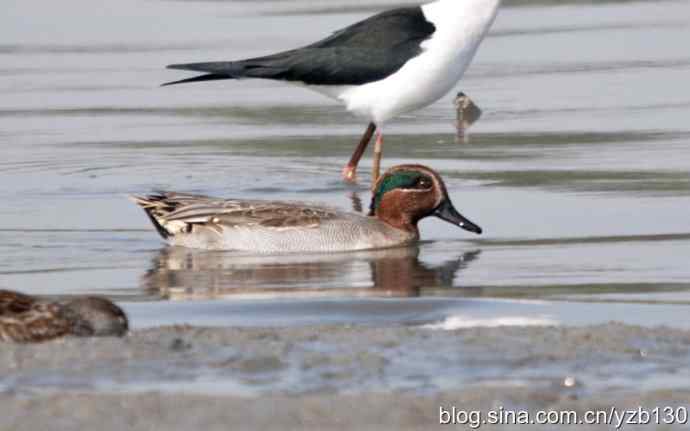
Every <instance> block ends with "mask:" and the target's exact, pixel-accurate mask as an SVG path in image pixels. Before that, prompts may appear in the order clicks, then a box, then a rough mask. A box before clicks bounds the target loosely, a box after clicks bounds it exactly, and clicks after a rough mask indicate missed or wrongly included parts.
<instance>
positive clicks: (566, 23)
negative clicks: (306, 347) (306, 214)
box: [0, 0, 690, 327]
mask: <svg viewBox="0 0 690 431" xmlns="http://www.w3.org/2000/svg"><path fill="white" fill-rule="evenodd" d="M394 3H395V2H390V1H380V2H375V3H371V2H367V5H366V6H362V4H361V3H360V2H355V1H338V2H329V6H328V8H325V9H324V8H323V7H322V6H319V5H318V4H316V5H315V4H314V2H307V1H295V2H278V1H276V2H270V1H268V2H198V1H194V2H186V1H176V2H173V1H150V2H136V1H127V0H126V1H121V2H114V3H110V4H96V3H93V2H87V1H82V0H68V1H66V2H61V3H60V5H59V6H53V5H52V4H51V5H46V4H45V3H43V2H37V1H21V2H19V1H10V2H9V4H8V5H6V6H5V7H4V12H3V14H2V16H0V41H2V42H1V43H0V60H1V61H0V76H1V77H2V79H0V94H2V97H0V147H1V148H2V154H3V157H2V160H1V161H0V184H2V187H0V200H2V202H3V205H2V206H1V207H0V287H1V288H10V289H20V290H24V291H27V292H33V293H40V294H50V295H71V294H77V293H97V294H106V295H111V296H112V297H115V298H116V299H118V300H120V301H121V302H123V303H124V306H125V308H127V310H128V311H129V312H130V314H131V315H132V317H133V325H134V326H135V327H146V326H156V325H160V324H166V323H182V322H188V323H193V324H212V325H240V324H243V322H245V323H244V324H250V325H274V324H275V325H289V324H316V323H326V322H331V323H333V322H335V323H381V322H385V323H393V324H396V323H406V324H428V323H432V322H437V323H438V322H446V323H447V322H451V323H452V322H453V321H455V322H457V321H458V320H457V318H466V319H467V320H468V321H471V322H478V323H477V324H478V325H484V324H491V322H494V323H495V322H496V321H501V320H500V319H505V318H509V319H518V320H508V322H523V323H524V322H526V321H533V322H537V323H539V322H544V321H547V322H554V323H569V324H588V323H597V322H602V321H606V320H609V319H612V318H613V319H616V320H623V321H627V322H630V323H636V324H648V325H656V324H669V325H675V326H687V323H686V322H685V321H683V319H682V317H683V316H684V314H685V313H687V307H688V305H689V304H690V282H689V280H690V265H688V263H687V262H688V256H689V255H690V222H689V220H690V206H688V202H689V198H690V174H689V168H690V128H688V125H687V118H688V116H689V114H690V92H689V91H688V90H687V76H688V72H690V57H689V56H688V51H687V37H688V34H689V33H688V31H689V29H690V4H689V3H688V2H685V1H664V2H651V1H647V2H645V1H640V2H619V1H615V2H597V4H596V5H592V4H589V2H578V1H573V2H564V3H558V4H556V5H554V4H553V2H508V3H507V4H506V5H505V6H504V8H503V9H502V11H501V13H500V15H499V18H498V20H497V21H496V24H495V26H494V28H493V30H492V32H491V34H490V35H489V37H488V38H487V39H486V41H485V42H484V44H483V46H482V48H481V50H480V52H479V54H478V56H477V58H476V60H475V62H474V64H473V66H472V67H471V68H470V70H469V71H468V73H467V75H466V78H465V79H464V80H463V81H462V82H461V83H460V85H459V87H458V90H460V89H461V90H463V91H465V92H466V93H467V94H469V95H470V96H471V97H472V98H473V99H474V100H475V102H477V104H478V105H479V106H480V107H481V108H482V109H483V111H484V115H483V117H482V119H481V120H480V121H479V122H478V123H477V124H476V125H475V126H473V128H472V130H471V134H470V135H469V137H468V138H467V139H466V140H465V141H464V142H456V138H455V134H454V126H453V122H454V110H453V108H452V95H449V96H447V97H446V98H444V99H443V100H441V101H439V102H437V103H436V104H434V105H433V106H431V107H429V108H427V109H425V110H422V111H420V112H417V113H414V114H410V115H406V116H404V117H401V118H399V119H397V120H395V121H393V122H391V123H390V124H388V125H386V128H385V131H386V144H385V149H384V151H385V152H384V157H385V159H384V166H391V165H393V164H398V163H410V162H419V163H424V164H427V165H429V166H431V167H433V168H435V169H437V170H439V171H440V172H441V173H442V175H443V176H444V178H446V181H447V184H448V189H449V191H450V194H451V196H452V197H453V200H454V202H455V204H456V206H457V207H458V208H459V209H460V210H461V212H463V213H464V214H465V215H467V216H468V217H469V218H470V219H472V220H473V221H476V222H477V223H478V224H479V225H481V226H482V227H483V228H484V230H485V234H484V235H482V236H481V237H475V236H471V234H469V233H467V232H465V231H462V230H459V229H457V228H454V227H453V226H451V225H448V224H445V223H443V222H442V221H440V220H437V219H434V220H427V221H424V222H423V223H422V227H421V229H422V236H423V239H424V241H423V242H422V243H421V244H420V245H419V246H418V247H412V248H409V249H398V250H386V251H376V252H371V253H344V254H334V255H327V256H323V255H305V256H299V257H289V256H273V257H271V256H247V255H237V254H233V253H204V252H194V251H186V250H180V249H170V248H167V247H165V246H164V245H163V244H162V242H161V241H160V239H159V238H158V237H157V235H156V234H155V231H154V230H153V229H152V228H151V226H150V225H149V223H148V221H147V219H146V217H145V216H144V214H143V213H142V212H141V211H140V210H139V209H138V208H136V207H135V206H134V205H133V204H131V203H130V202H129V201H128V200H127V199H126V195H127V194H129V193H143V192H147V191H150V190H152V189H161V188H165V189H175V190H180V191H194V192H202V193H207V194H212V195H219V196H232V197H239V198H248V197H251V198H263V199H290V200H293V199H294V200H301V201H315V202H324V203H327V204H330V205H336V206H339V207H342V208H347V209H354V210H360V211H361V210H362V209H363V210H365V211H366V208H367V207H368V191H367V186H368V183H369V174H368V167H369V166H370V164H369V162H370V161H369V159H366V160H364V163H363V165H362V168H361V171H360V184H359V185H357V186H349V185H345V184H343V183H342V182H341V181H340V179H339V171H340V168H341V166H342V164H343V163H344V162H345V161H346V160H347V158H348V156H349V154H350V152H351V150H352V148H353V146H354V143H355V142H356V140H357V139H358V136H359V134H360V133H361V132H362V129H363V128H364V124H363V123H362V121H361V120H358V119H356V118H353V117H351V116H350V115H349V114H348V113H347V112H345V111H344V110H343V108H342V107H340V106H337V105H335V104H333V103H332V102H331V101H329V100H328V99H325V98H322V97H321V96H319V95H317V94H312V93H310V92H307V91H305V90H303V89H300V88H296V87H290V86H283V85H280V84H276V83H271V82H261V81H246V82H242V83H241V84H239V83H237V82H214V83H205V84H197V85H187V86H177V87H166V88H160V87H158V84H160V83H162V82H166V81H170V80H174V79H179V78H181V77H184V76H186V75H185V74H184V72H180V71H169V70H165V69H164V66H165V65H166V64H170V63H179V62H192V61H202V60H215V59H219V60H220V59H228V58H239V57H244V56H250V55H258V54H263V53H267V52H270V51H274V50H278V49H283V48H290V47H294V46H299V45H301V44H305V43H307V42H310V41H312V40H314V39H316V38H318V37H321V36H323V35H325V34H328V32H330V31H332V30H333V29H336V28H339V27H341V26H343V25H346V24H348V23H350V22H353V21H355V20H357V19H359V18H362V17H364V16H366V15H367V14H369V13H370V12H371V10H373V9H379V8H382V7H387V6H390V5H391V4H394ZM395 4H397V3H395ZM266 28H270V31H265V30H263V29H266ZM391 297H393V298H391ZM476 297H482V298H483V299H482V300H481V301H477V300H475V299H472V298H476ZM382 298H389V299H388V300H384V299H382ZM492 298H504V299H500V300H498V299H492ZM505 298H508V299H505ZM516 298H519V299H539V301H543V302H540V303H541V304H543V305H541V306H535V305H533V304H532V303H529V302H528V303H525V302H522V301H517V300H515V299H516ZM192 300H195V301H192ZM511 301H512V302H511ZM593 303H596V304H593ZM612 303H615V305H612ZM454 318H455V319H456V320H453V319H454ZM520 319H522V320H520ZM525 319H527V320H525ZM540 319H542V320H540ZM543 319H546V320H543ZM247 322H250V323H247ZM487 322H488V323H487ZM502 322H506V320H502ZM451 326H452V325H451Z"/></svg>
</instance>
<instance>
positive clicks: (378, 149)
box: [371, 132, 383, 190]
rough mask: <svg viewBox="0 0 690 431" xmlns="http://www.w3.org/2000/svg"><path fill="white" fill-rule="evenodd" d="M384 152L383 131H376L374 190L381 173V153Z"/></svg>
mask: <svg viewBox="0 0 690 431" xmlns="http://www.w3.org/2000/svg"><path fill="white" fill-rule="evenodd" d="M382 153H383V133H381V132H377V133H376V143H375V144H374V160H373V162H372V167H371V189H372V190H374V188H375V187H376V182H377V181H378V180H379V175H381V154H382Z"/></svg>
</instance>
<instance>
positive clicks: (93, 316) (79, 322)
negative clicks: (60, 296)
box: [0, 290, 129, 343]
mask: <svg viewBox="0 0 690 431" xmlns="http://www.w3.org/2000/svg"><path fill="white" fill-rule="evenodd" d="M128 329H129V323H128V320H127V316H126V315H125V313H124V311H122V309H121V308H120V307H118V306H117V305H115V304H114V303H113V302H111V301H110V300H108V299H105V298H98V297H93V296H88V297H79V298H75V299H71V300H65V301H49V300H46V299H43V298H38V297H35V296H30V295H25V294H23V293H19V292H14V291H10V290H0V341H14V342H18V343H35V342H41V341H48V340H52V339H55V338H60V337H64V336H70V335H71V336H76V337H103V336H122V335H124V334H125V333H126V332H127V330H128Z"/></svg>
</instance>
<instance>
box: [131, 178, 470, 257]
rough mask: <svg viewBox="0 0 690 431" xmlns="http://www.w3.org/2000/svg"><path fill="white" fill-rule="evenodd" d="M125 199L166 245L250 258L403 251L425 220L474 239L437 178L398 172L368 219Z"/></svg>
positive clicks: (197, 201) (265, 205)
mask: <svg viewBox="0 0 690 431" xmlns="http://www.w3.org/2000/svg"><path fill="white" fill-rule="evenodd" d="M132 199H133V200H134V201H135V202H136V203H137V204H138V205H139V206H140V207H142V208H143V209H144V211H146V214H147V215H148V216H149V218H150V219H151V222H152V223H153V225H154V226H155V227H156V230H157V231H158V233H159V234H160V235H161V236H162V237H163V238H164V239H165V240H167V241H168V243H169V244H171V245H179V246H184V247H191V248H201V249H208V250H244V251H251V252H258V253H281V252H336V251H354V250H367V249H375V248H384V247H394V246H399V245H405V244H410V243H413V242H415V241H417V240H418V239H419V230H418V229H417V222H419V221H420V220H421V219H423V218H425V217H428V216H436V217H439V218H441V219H443V220H445V221H447V222H449V223H452V224H455V225H457V226H460V227H461V228H463V229H465V230H468V231H470V232H475V233H477V234H479V233H481V232H482V230H481V228H480V227H479V226H477V225H476V224H474V223H472V222H471V221H469V220H468V219H466V218H465V217H464V216H462V215H461V214H460V213H458V211H457V210H456V209H455V207H454V206H453V204H452V203H451V201H450V198H449V197H448V192H447V190H446V186H445V184H444V183H443V180H442V179H441V177H440V176H439V174H438V173H436V172H434V171H433V170H431V169H429V168H427V167H424V166H421V165H400V166H395V167H393V168H391V169H389V170H388V171H386V172H385V173H384V174H383V176H381V178H379V180H378V182H377V183H376V186H375V189H374V193H373V196H372V199H371V205H370V212H369V216H363V215H360V214H355V213H348V212H344V211H340V210H337V209H331V208H327V207H321V206H313V205H306V204H301V203H289V202H276V201H259V200H235V199H218V198H212V197H207V196H200V195H192V194H184V193H175V192H161V193H157V194H153V195H149V196H141V197H140V196H133V197H132Z"/></svg>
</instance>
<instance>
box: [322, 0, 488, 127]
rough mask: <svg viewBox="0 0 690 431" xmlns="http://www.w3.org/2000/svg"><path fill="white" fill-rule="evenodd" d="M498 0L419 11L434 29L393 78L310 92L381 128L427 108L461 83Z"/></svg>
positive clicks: (459, 1)
mask: <svg viewBox="0 0 690 431" xmlns="http://www.w3.org/2000/svg"><path fill="white" fill-rule="evenodd" d="M500 4H501V0H438V1H436V2H433V3H429V4H426V5H423V6H422V12H423V13H424V16H425V18H426V19H427V20H428V21H429V22H431V23H432V24H434V26H436V31H435V32H434V34H433V36H432V37H431V38H430V39H429V40H427V41H425V42H424V43H422V49H423V52H422V53H421V54H420V55H419V56H417V57H415V58H413V59H411V60H410V61H408V62H407V63H406V64H405V65H404V66H403V67H402V68H400V70H398V71H397V72H396V73H394V74H393V75H390V76H389V77H387V78H385V79H382V80H380V81H376V82H371V83H368V84H364V85H359V86H338V87H326V86H319V87H313V89H314V90H317V91H319V92H322V93H324V94H327V95H329V96H331V97H334V98H336V99H339V100H341V101H342V102H343V103H345V105H346V106H347V109H348V110H349V111H351V112H353V113H354V114H356V115H359V116H362V117H365V118H367V119H369V120H370V121H373V122H374V123H376V124H378V125H381V124H382V123H384V122H386V121H387V120H390V119H391V118H393V117H395V116H397V115H400V114H403V113H406V112H411V111H414V110H417V109H420V108H423V107H425V106H428V105H430V104H431V103H433V102H435V101H436V100H438V99H440V98H441V97H443V96H444V95H445V94H447V93H448V92H449V91H450V90H451V89H452V88H453V87H454V86H455V84H456V83H457V82H458V81H459V80H460V78H461V77H462V74H463V73H464V72H465V70H466V69H467V67H468V66H469V64H470V62H471V61H472V58H473V57H474V54H475V53H476V52H477V48H478V47H479V44H480V43H481V41H482V39H484V36H486V34H487V32H488V31H489V28H490V27H491V24H492V23H493V21H494V19H495V18H496V14H497V13H498V8H499V6H500Z"/></svg>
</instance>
